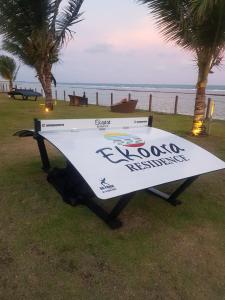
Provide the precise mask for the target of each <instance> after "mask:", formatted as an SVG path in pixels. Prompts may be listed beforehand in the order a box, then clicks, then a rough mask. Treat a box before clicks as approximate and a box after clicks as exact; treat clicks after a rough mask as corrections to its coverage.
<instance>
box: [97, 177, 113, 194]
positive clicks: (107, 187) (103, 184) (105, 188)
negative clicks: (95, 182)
mask: <svg viewBox="0 0 225 300" xmlns="http://www.w3.org/2000/svg"><path fill="white" fill-rule="evenodd" d="M99 188H100V190H101V191H102V193H109V192H112V191H115V190H116V188H115V186H114V185H113V184H109V183H108V182H107V181H106V178H101V179H100V187H99Z"/></svg>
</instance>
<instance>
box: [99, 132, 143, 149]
mask: <svg viewBox="0 0 225 300" xmlns="http://www.w3.org/2000/svg"><path fill="white" fill-rule="evenodd" d="M104 137H105V138H106V139H107V140H109V141H113V142H114V143H115V144H117V145H119V146H125V147H141V146H143V145H144V144H145V142H144V141H143V140H142V139H141V138H139V137H137V136H135V135H132V134H127V133H119V132H110V133H106V134H105V135H104Z"/></svg>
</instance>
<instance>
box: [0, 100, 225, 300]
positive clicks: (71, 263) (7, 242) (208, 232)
mask: <svg viewBox="0 0 225 300" xmlns="http://www.w3.org/2000/svg"><path fill="white" fill-rule="evenodd" d="M42 110H43V108H41V107H40V105H39V103H38V102H32V101H11V100H9V99H8V98H6V97H4V96H3V95H1V96H0V205H1V206H0V208H1V209H0V299H1V300H3V299H6V300H8V299H21V300H22V299H23V300H24V299H54V300H55V299H60V300H61V299H78V300H79V299H82V300H83V299H84V300H85V299H91V300H95V299H96V300H99V299H100V300H101V299H107V300H108V299H109V300H110V299H113V300H114V299H116V300H117V299H129V300H130V299H163V300H164V299H166V300H167V299H198V300H199V299H200V300H201V299H204V300H205V299H210V300H212V299H213V300H215V299H218V300H221V299H225V172H224V171H219V172H215V173H211V174H208V175H203V176H201V177H200V178H199V179H198V180H197V181H196V182H195V183H194V184H193V185H192V186H191V187H190V188H189V189H188V190H187V191H186V192H185V193H184V194H183V195H182V197H181V198H182V200H183V204H182V205H181V206H179V207H177V208H175V207H172V206H170V205H168V204H167V203H165V202H164V201H162V200H159V199H157V198H155V197H154V196H150V195H147V194H145V193H143V192H139V193H137V195H136V196H135V198H134V199H133V201H131V203H130V204H129V205H128V207H127V208H126V210H125V211H124V212H123V213H122V215H121V219H122V220H123V222H124V226H123V227H122V228H120V229H119V230H116V231H112V230H110V229H109V228H108V227H107V226H106V225H105V224H104V223H103V222H101V221H100V220H99V219H98V218H97V217H96V216H95V215H94V214H93V213H92V212H90V211H89V210H88V209H87V208H85V207H76V208H73V207H71V206H69V205H66V204H65V203H64V202H63V201H62V200H61V198H60V196H59V195H58V194H57V193H56V191H55V190H54V189H53V187H52V186H51V185H49V184H48V183H47V181H46V175H45V174H44V173H43V171H42V170H41V164H40V158H39V154H38V151H37V146H36V143H35V141H34V140H33V139H32V138H18V137H15V136H13V133H14V132H16V131H17V130H20V129H24V128H33V118H35V117H38V118H42V119H43V118H100V117H103V118H104V117H121V116H123V117H125V115H121V114H115V113H111V112H109V108H107V107H96V106H89V107H70V106H69V105H68V104H67V103H64V102H62V103H58V105H57V106H56V107H55V110H54V111H53V112H50V113H49V114H47V115H46V113H44V112H43V111H42ZM147 115H148V113H147V112H143V111H139V112H136V113H135V114H129V117H131V116H147ZM191 123H192V118H191V117H188V116H179V115H178V116H173V115H166V114H154V126H155V127H158V128H163V129H165V130H168V131H171V132H175V133H176V134H179V135H181V136H183V137H186V138H188V139H190V140H192V141H193V142H195V143H197V144H199V145H201V146H203V147H204V148H206V149H208V150H209V151H211V152H212V153H214V154H216V155H217V156H218V157H220V158H221V159H223V160H225V122H223V121H214V122H213V124H212V128H211V136H210V137H205V138H201V139H197V138H192V137H189V136H188V134H187V133H188V131H189V130H190V128H191ZM49 148H50V146H49ZM49 151H50V152H51V157H52V158H53V163H58V162H60V160H61V158H60V154H59V153H57V152H56V151H55V150H54V149H52V148H50V149H49Z"/></svg>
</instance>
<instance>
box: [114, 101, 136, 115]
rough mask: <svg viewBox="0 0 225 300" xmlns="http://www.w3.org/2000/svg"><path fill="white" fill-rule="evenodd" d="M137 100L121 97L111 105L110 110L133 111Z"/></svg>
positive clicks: (119, 111)
mask: <svg viewBox="0 0 225 300" xmlns="http://www.w3.org/2000/svg"><path fill="white" fill-rule="evenodd" d="M137 102H138V100H127V99H122V100H121V101H120V102H118V103H116V104H114V105H112V106H111V111H112V112H118V113H132V112H134V111H135V108H136V106H137Z"/></svg>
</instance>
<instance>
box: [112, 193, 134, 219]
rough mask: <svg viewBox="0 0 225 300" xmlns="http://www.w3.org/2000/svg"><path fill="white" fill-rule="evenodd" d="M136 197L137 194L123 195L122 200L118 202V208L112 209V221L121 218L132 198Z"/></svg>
mask: <svg viewBox="0 0 225 300" xmlns="http://www.w3.org/2000/svg"><path fill="white" fill-rule="evenodd" d="M134 195H135V193H130V194H126V195H123V196H122V197H121V198H120V200H119V201H118V202H117V204H116V206H114V208H113V209H112V211H111V213H110V214H109V218H110V219H115V218H117V217H118V216H119V214H120V213H121V211H122V210H123V209H124V208H125V207H126V206H127V204H128V203H129V202H130V200H131V198H132V197H133V196H134Z"/></svg>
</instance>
